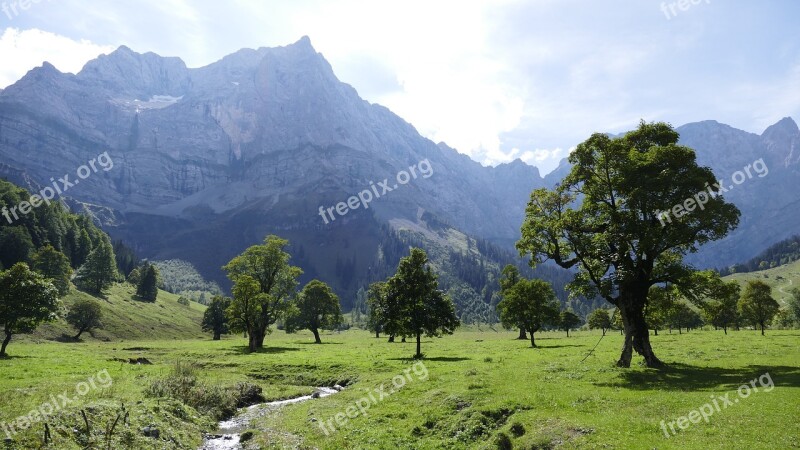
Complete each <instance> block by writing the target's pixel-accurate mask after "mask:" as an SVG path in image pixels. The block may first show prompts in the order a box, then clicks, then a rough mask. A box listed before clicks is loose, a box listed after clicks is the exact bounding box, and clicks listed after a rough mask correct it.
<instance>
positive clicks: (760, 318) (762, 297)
mask: <svg viewBox="0 0 800 450" xmlns="http://www.w3.org/2000/svg"><path fill="white" fill-rule="evenodd" d="M738 306H739V313H740V314H741V315H742V319H744V320H746V321H748V322H750V323H752V324H753V326H754V327H760V328H761V335H762V336H763V335H764V328H766V326H767V325H769V324H770V323H771V322H772V318H773V317H775V314H777V313H778V309H779V308H780V305H779V304H778V302H777V301H775V299H774V298H772V288H771V287H770V286H769V285H768V284H767V283H764V282H763V281H761V280H754V281H748V282H747V285H746V286H745V287H744V291H743V292H742V296H741V298H740V299H739V305H738Z"/></svg>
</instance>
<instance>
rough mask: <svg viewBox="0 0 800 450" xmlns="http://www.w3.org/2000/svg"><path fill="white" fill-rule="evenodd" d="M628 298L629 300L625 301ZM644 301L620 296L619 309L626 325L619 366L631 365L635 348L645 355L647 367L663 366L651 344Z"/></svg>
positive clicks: (637, 351)
mask: <svg viewBox="0 0 800 450" xmlns="http://www.w3.org/2000/svg"><path fill="white" fill-rule="evenodd" d="M645 295H646V294H645ZM625 300H627V301H625ZM643 303H644V302H642V301H637V300H636V299H631V298H628V299H625V298H624V297H621V298H620V305H619V310H620V313H622V322H623V324H624V326H625V338H624V339H623V344H622V352H621V354H620V357H619V360H618V361H617V366H618V367H630V366H631V356H633V350H636V353H638V354H640V355H642V356H643V357H644V361H645V365H647V367H663V366H664V363H662V362H661V360H659V359H658V358H657V357H656V355H655V353H653V348H652V347H651V346H650V332H649V330H648V329H647V322H646V321H645V319H644V304H643Z"/></svg>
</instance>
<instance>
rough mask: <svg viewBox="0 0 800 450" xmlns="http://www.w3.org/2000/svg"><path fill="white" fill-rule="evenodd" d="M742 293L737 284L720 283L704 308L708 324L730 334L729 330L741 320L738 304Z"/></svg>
mask: <svg viewBox="0 0 800 450" xmlns="http://www.w3.org/2000/svg"><path fill="white" fill-rule="evenodd" d="M740 292H741V287H740V286H739V284H738V283H736V282H730V283H725V282H722V283H719V285H718V286H717V288H716V289H714V290H713V291H712V293H711V297H710V298H709V300H708V301H707V302H706V303H705V304H704V305H703V307H702V309H703V315H704V316H705V319H706V322H708V323H710V324H711V325H713V326H714V327H716V328H722V331H723V332H724V333H725V334H728V328H729V327H731V326H732V325H735V324H736V323H738V320H739V312H738V310H737V304H738V302H739V296H740Z"/></svg>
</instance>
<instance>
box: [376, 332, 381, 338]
mask: <svg viewBox="0 0 800 450" xmlns="http://www.w3.org/2000/svg"><path fill="white" fill-rule="evenodd" d="M380 337H381V332H380V331H376V332H375V338H376V339H379V338H380Z"/></svg>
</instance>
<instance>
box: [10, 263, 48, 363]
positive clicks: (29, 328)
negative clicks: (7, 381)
mask: <svg viewBox="0 0 800 450" xmlns="http://www.w3.org/2000/svg"><path fill="white" fill-rule="evenodd" d="M57 310H58V291H57V290H56V288H55V286H53V283H51V282H50V281H48V280H46V279H45V278H44V277H43V276H42V275H41V274H38V273H36V272H33V271H31V270H30V269H29V268H28V265H27V264H25V263H16V264H14V265H13V266H12V267H11V268H10V269H8V270H5V271H2V272H0V324H2V325H3V330H4V332H5V338H4V340H3V344H2V347H0V356H6V346H8V343H9V342H10V341H11V336H13V335H15V334H20V333H23V334H24V333H31V332H33V330H35V329H36V327H37V326H39V324H40V323H42V322H46V321H50V320H54V319H55V318H56V312H57Z"/></svg>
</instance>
